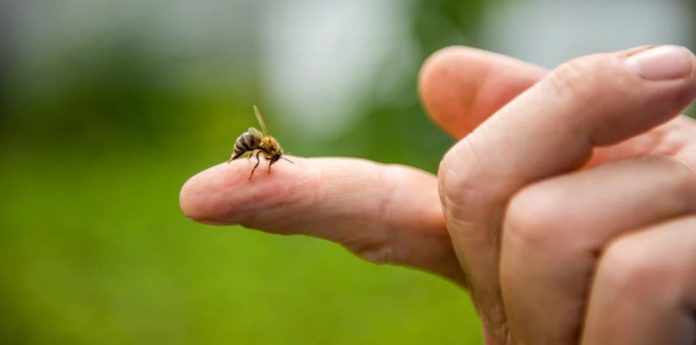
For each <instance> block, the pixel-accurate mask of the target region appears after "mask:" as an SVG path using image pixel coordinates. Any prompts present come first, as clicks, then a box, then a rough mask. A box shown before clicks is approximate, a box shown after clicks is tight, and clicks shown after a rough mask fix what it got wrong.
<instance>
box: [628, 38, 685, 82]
mask: <svg viewBox="0 0 696 345" xmlns="http://www.w3.org/2000/svg"><path fill="white" fill-rule="evenodd" d="M693 59H694V55H693V53H691V51H689V50H688V49H686V48H684V47H681V46H659V47H655V48H652V49H648V50H645V51H642V52H640V53H638V54H636V55H632V56H630V57H628V59H626V64H627V65H628V67H630V68H631V69H632V70H633V71H634V72H636V73H638V74H639V75H640V76H642V77H643V78H645V79H649V80H670V79H679V78H685V77H688V76H690V75H691V74H692V73H693V71H692V69H693V68H694V67H693V65H694V63H693Z"/></svg>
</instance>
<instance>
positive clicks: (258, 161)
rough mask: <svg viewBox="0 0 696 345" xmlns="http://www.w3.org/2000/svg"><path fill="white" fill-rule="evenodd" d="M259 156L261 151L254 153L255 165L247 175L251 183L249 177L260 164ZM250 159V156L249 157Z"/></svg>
mask: <svg viewBox="0 0 696 345" xmlns="http://www.w3.org/2000/svg"><path fill="white" fill-rule="evenodd" d="M260 154H261V151H257V152H256V164H255V165H254V169H251V174H249V180H250V181H251V177H252V176H254V171H255V170H256V168H258V167H259V164H260V163H261V159H260V158H259V155H260ZM250 157H251V156H250Z"/></svg>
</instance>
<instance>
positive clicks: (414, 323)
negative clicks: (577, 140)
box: [0, 0, 696, 344]
mask: <svg viewBox="0 0 696 345" xmlns="http://www.w3.org/2000/svg"><path fill="white" fill-rule="evenodd" d="M612 4H613V5H604V3H603V2H598V1H589V2H581V1H562V2H554V1H531V0H529V1H519V2H514V3H513V2H506V1H488V2H484V1H483V0H474V1H451V0H403V1H396V0H392V1H383V2H374V1H368V0H361V1H350V0H341V1H332V2H328V1H319V0H314V1H311V0H292V1H281V0H277V1H253V0H237V1H222V0H202V1H198V2H193V1H182V0H178V1H164V0H146V1H135V0H128V1H106V0H102V1H89V0H71V1H67V0H57V1H48V0H44V1H41V0H14V1H4V2H1V3H0V191H1V193H2V195H3V198H2V205H1V206H2V207H0V262H1V263H2V269H0V343H2V344H449V343H451V344H477V343H481V335H480V331H479V325H478V320H477V317H476V316H475V312H474V310H473V309H472V307H471V304H470V303H469V301H468V298H467V296H466V295H465V294H464V293H463V292H462V291H461V290H460V289H459V288H457V287H455V286H454V285H452V284H450V283H448V282H446V281H443V280H441V279H439V278H436V277H433V276H430V275H427V274H424V273H420V272H415V271H410V270H406V269H402V268H396V267H389V266H375V265H371V264H368V263H365V262H363V261H360V260H357V259H355V258H354V257H352V256H351V255H350V254H349V253H347V252H346V251H345V250H344V249H342V248H341V247H340V246H338V245H335V244H332V243H328V242H323V241H318V240H312V239H308V238H302V237H282V238H281V237H275V236H271V235H267V234H263V233H258V232H254V231H248V230H244V229H242V228H238V227H225V228H220V227H210V226H204V225H199V224H195V223H193V222H191V221H189V220H188V219H186V218H185V217H184V216H183V215H182V214H181V212H180V210H179V207H178V192H179V188H180V187H181V185H182V184H183V182H184V181H185V180H186V179H187V178H188V177H189V176H191V175H193V174H194V173H196V172H197V171H200V170H202V169H204V168H206V167H208V166H210V165H213V164H216V163H218V162H221V161H223V160H225V159H227V158H228V157H229V154H230V153H231V150H232V145H233V142H234V140H235V138H236V137H237V135H238V134H239V133H241V132H242V131H243V130H245V129H246V128H247V127H249V126H250V125H255V120H254V117H253V113H252V111H251V105H252V104H258V105H259V106H260V107H261V109H262V110H263V112H264V114H265V116H266V121H267V123H268V124H269V126H270V128H271V130H272V132H273V134H274V135H275V136H276V137H277V138H279V139H280V141H281V142H282V143H283V145H284V147H285V148H286V150H288V151H291V152H293V153H294V154H296V155H301V156H327V155H330V156H344V155H345V156H358V157H365V158H369V159H373V160H378V161H382V162H399V163H405V164H410V165H414V166H417V167H420V168H422V169H425V170H428V171H432V172H435V170H436V168H437V164H438V161H439V158H440V157H441V155H442V154H443V153H444V152H445V151H446V150H447V148H448V146H450V145H451V144H452V143H453V142H452V140H451V139H449V138H448V137H446V136H445V135H444V134H442V133H441V132H440V131H439V130H437V129H436V127H435V126H434V125H432V124H431V123H430V122H429V121H428V120H427V118H426V116H425V115H424V113H423V110H422V109H421V106H420V104H419V100H418V95H417V92H416V76H417V72H418V68H419V66H420V64H421V63H422V61H423V60H424V59H425V58H426V57H427V56H428V55H429V54H430V53H432V52H433V51H435V50H437V49H439V48H441V47H444V46H447V45H452V44H464V45H472V46H478V47H481V48H484V49H491V50H496V51H500V52H503V53H509V54H511V55H514V56H517V57H520V58H523V59H528V60H531V61H532V62H535V63H539V64H541V65H544V66H547V67H551V66H553V65H554V64H557V63H560V62H562V61H563V60H565V59H567V58H570V57H573V56H576V55H581V54H585V53H590V52H594V51H598V50H610V49H611V50H614V49H621V48H625V47H629V46H632V45H637V44H643V43H653V42H669V43H678V44H683V45H687V46H690V47H691V48H692V49H693V47H694V45H693V42H694V41H696V39H695V38H694V34H693V33H694V32H696V30H694V27H693V24H692V23H693V22H694V19H696V16H695V15H694V11H693V10H694V5H693V2H691V3H690V2H685V1H637V2H636V1H617V2H616V3H612ZM617 4H618V5H617ZM603 6H605V7H603ZM606 6H608V8H607V7H606ZM568 36H572V39H569V37H568Z"/></svg>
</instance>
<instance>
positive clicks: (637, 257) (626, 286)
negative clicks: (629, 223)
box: [597, 237, 671, 297]
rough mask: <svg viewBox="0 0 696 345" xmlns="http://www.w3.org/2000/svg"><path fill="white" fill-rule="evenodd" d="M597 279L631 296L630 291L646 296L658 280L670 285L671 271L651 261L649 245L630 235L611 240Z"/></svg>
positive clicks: (605, 251) (626, 295)
mask: <svg viewBox="0 0 696 345" xmlns="http://www.w3.org/2000/svg"><path fill="white" fill-rule="evenodd" d="M597 277H598V279H601V280H602V281H603V283H604V284H608V285H609V287H610V288H612V289H613V290H615V291H618V292H620V293H622V294H624V296H625V297H629V296H630V294H631V293H633V294H636V293H638V294H640V295H641V296H644V295H645V293H649V292H650V291H651V290H654V289H652V288H651V286H654V284H655V283H656V282H659V284H669V281H670V279H671V274H670V272H669V271H668V270H664V267H662V265H660V264H659V261H658V260H652V259H651V258H650V256H649V255H648V253H646V248H645V247H644V246H643V245H642V244H641V243H640V242H639V241H635V240H633V239H631V238H626V237H624V238H619V239H617V240H615V241H613V242H611V243H610V244H609V245H608V246H607V247H606V249H605V250H604V253H603V254H602V256H601V258H600V263H599V268H598V272H597Z"/></svg>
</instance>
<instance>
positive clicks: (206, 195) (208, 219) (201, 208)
mask: <svg viewBox="0 0 696 345" xmlns="http://www.w3.org/2000/svg"><path fill="white" fill-rule="evenodd" d="M219 173H220V167H219V166H214V167H212V168H209V169H206V170H204V171H202V172H200V173H198V174H196V175H194V176H192V177H190V178H189V179H188V180H187V181H186V182H185V183H184V185H183V186H182V187H181V191H180V192H179V207H180V208H181V211H182V212H183V213H184V215H185V216H186V217H188V218H190V219H192V220H194V221H196V222H199V223H205V224H219V222H218V221H215V219H216V215H215V213H216V212H215V210H218V209H219V204H220V199H219V193H220V192H219V188H218V187H219V185H220V183H219V179H218V178H217V177H216V175H219Z"/></svg>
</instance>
